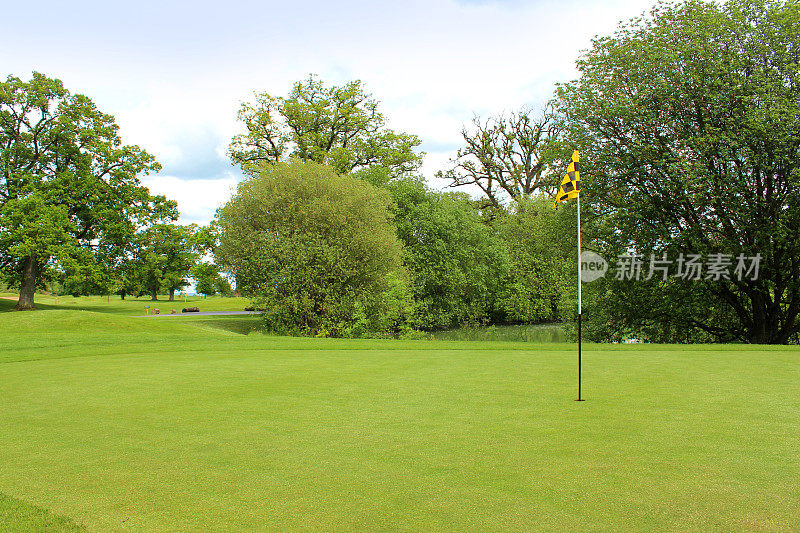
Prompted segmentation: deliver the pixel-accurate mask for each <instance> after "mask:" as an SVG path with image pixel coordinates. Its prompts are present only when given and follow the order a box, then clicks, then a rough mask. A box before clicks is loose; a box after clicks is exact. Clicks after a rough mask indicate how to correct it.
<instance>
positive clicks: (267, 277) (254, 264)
mask: <svg viewBox="0 0 800 533" xmlns="http://www.w3.org/2000/svg"><path fill="white" fill-rule="evenodd" d="M249 174H250V177H248V178H247V179H245V181H243V182H242V183H241V184H240V185H239V187H238V189H237V192H236V194H235V195H234V196H233V198H231V200H230V201H229V202H228V203H227V204H225V205H224V206H223V207H222V208H220V209H219V211H218V213H217V219H218V224H219V228H220V244H219V246H218V247H217V249H216V251H215V255H216V257H217V261H218V262H219V264H220V265H222V266H223V267H224V268H225V269H226V270H228V271H229V272H230V273H231V274H232V275H233V276H235V278H236V280H237V289H240V290H241V291H242V292H243V293H244V294H246V295H248V296H251V297H252V298H253V299H254V300H255V301H256V303H257V305H258V306H259V307H261V308H263V309H265V312H264V316H265V319H266V323H267V327H268V329H270V330H272V331H276V332H281V333H290V334H300V335H318V336H322V335H329V336H359V335H362V334H367V333H370V332H377V331H390V330H396V329H397V327H398V326H399V324H400V323H401V322H402V321H403V320H402V314H403V311H402V306H403V305H405V304H404V303H403V302H404V301H405V298H404V296H403V293H404V291H403V290H402V281H401V280H402V273H401V264H400V261H401V244H400V242H399V241H398V239H397V236H396V232H395V228H394V225H393V224H392V219H391V214H390V211H389V201H390V200H389V195H388V193H386V192H385V191H382V190H380V189H378V188H376V187H374V186H372V185H370V184H369V183H367V182H365V181H363V180H359V179H356V178H353V177H349V176H339V175H337V174H336V172H335V171H334V170H333V169H332V168H330V167H327V166H324V165H319V164H316V163H302V162H299V161H294V162H292V163H288V164H284V163H278V164H274V165H269V164H264V165H262V166H256V167H251V169H250V170H249Z"/></svg>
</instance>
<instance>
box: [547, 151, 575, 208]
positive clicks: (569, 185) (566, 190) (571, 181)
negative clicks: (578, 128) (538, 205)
mask: <svg viewBox="0 0 800 533" xmlns="http://www.w3.org/2000/svg"><path fill="white" fill-rule="evenodd" d="M578 159H579V158H578V151H577V150H575V151H574V152H572V162H571V163H570V164H569V166H568V167H567V173H566V174H565V175H564V179H563V180H561V187H559V189H558V194H557V195H556V203H555V204H554V205H553V207H555V206H557V205H558V203H559V202H563V201H565V200H571V199H572V198H577V197H578V194H579V193H580V190H581V172H580V169H579V167H578Z"/></svg>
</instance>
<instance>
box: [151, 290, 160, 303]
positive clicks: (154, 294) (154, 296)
mask: <svg viewBox="0 0 800 533" xmlns="http://www.w3.org/2000/svg"><path fill="white" fill-rule="evenodd" d="M150 299H151V300H152V301H154V302H157V301H158V292H156V290H155V289H150Z"/></svg>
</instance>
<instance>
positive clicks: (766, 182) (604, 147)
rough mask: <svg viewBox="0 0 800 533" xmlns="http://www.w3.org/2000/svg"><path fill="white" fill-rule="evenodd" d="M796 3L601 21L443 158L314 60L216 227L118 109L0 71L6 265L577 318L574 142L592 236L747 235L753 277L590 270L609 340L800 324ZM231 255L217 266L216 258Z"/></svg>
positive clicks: (356, 316)
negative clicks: (180, 218) (518, 98)
mask: <svg viewBox="0 0 800 533" xmlns="http://www.w3.org/2000/svg"><path fill="white" fill-rule="evenodd" d="M798 65H800V6H799V5H798V3H797V2H794V1H778V0H730V1H728V2H727V3H725V4H718V3H716V2H706V1H699V0H689V1H685V2H680V3H664V2H662V3H659V4H657V5H656V6H655V7H654V8H653V9H652V10H651V12H650V13H649V14H647V15H643V16H642V17H640V18H637V19H633V20H631V21H629V22H626V23H624V24H622V25H620V27H619V28H618V30H617V32H616V33H615V34H613V35H611V36H603V37H598V38H596V39H595V40H594V41H593V45H592V47H591V49H590V50H588V51H587V52H586V53H585V54H584V55H583V56H582V57H581V58H579V60H578V61H577V68H578V77H577V78H576V79H575V80H574V81H572V82H569V83H564V84H560V85H559V86H558V87H557V90H556V93H555V96H554V98H553V100H552V101H551V102H550V103H549V104H548V105H547V106H546V107H545V108H544V109H543V110H541V111H537V112H534V111H532V110H530V109H526V108H523V109H520V110H518V111H513V112H507V113H504V114H500V115H497V116H493V117H475V119H474V120H473V122H472V123H471V124H469V125H467V126H465V127H464V130H463V131H462V138H463V144H462V147H461V149H459V150H458V152H457V154H456V155H455V157H454V158H453V159H452V160H451V162H450V165H449V166H448V168H446V169H444V170H443V171H441V172H439V173H438V174H437V178H439V179H440V180H445V183H447V184H448V185H449V186H450V187H452V188H454V191H453V192H442V191H439V190H434V189H432V188H431V187H430V186H429V185H428V184H427V183H426V181H425V180H424V177H423V176H421V175H420V172H419V169H420V164H421V161H422V156H423V154H422V153H421V152H420V150H419V147H420V144H421V143H420V139H419V138H418V137H417V136H415V135H413V134H409V133H404V132H396V131H394V130H392V129H391V128H389V127H387V121H386V118H385V117H384V115H383V114H382V112H381V110H380V105H379V102H378V101H377V100H376V99H375V98H374V97H373V96H372V95H371V94H369V93H368V92H366V90H365V88H364V87H363V85H362V84H361V82H360V81H352V82H349V83H346V84H344V85H341V86H336V85H328V84H326V83H324V82H323V81H322V80H320V79H318V78H317V77H315V76H310V77H309V78H307V79H305V80H302V81H299V82H297V83H296V84H295V85H294V86H293V87H292V89H291V91H289V93H288V94H286V95H285V96H276V95H273V94H270V93H266V92H264V93H257V94H255V95H254V96H253V98H252V99H251V100H250V101H248V102H245V103H244V104H242V106H241V109H240V111H239V120H240V121H241V124H242V126H243V133H242V134H240V135H237V136H235V137H234V139H233V140H232V142H231V144H230V147H229V155H230V157H231V159H232V161H234V162H235V163H236V164H238V165H240V166H241V168H242V169H243V171H244V173H245V176H246V178H245V180H244V181H243V182H242V183H241V184H240V185H239V187H238V190H237V192H236V194H235V195H234V196H233V198H232V199H231V200H230V201H229V202H228V203H227V204H226V205H224V206H222V207H221V208H220V209H219V211H218V213H217V217H216V219H215V220H214V221H213V223H212V224H211V225H210V226H208V227H205V228H198V227H192V226H188V227H181V226H177V225H175V220H176V219H177V212H176V210H175V205H174V203H172V202H170V201H168V200H166V199H165V198H163V197H158V196H151V195H150V194H149V192H148V191H147V190H146V189H145V188H144V187H142V186H141V185H140V183H139V182H138V179H137V175H139V174H143V173H148V172H156V171H158V170H159V168H160V167H159V166H158V164H157V163H156V162H155V160H154V159H153V158H152V157H151V156H149V155H148V154H147V153H146V152H145V151H143V150H141V149H140V148H138V147H135V146H125V145H123V144H122V143H121V141H120V139H119V138H118V136H117V133H116V125H115V124H114V121H113V117H110V116H108V115H105V114H103V113H101V112H99V111H98V110H97V109H96V108H95V107H94V105H93V104H92V102H91V101H90V100H89V99H88V98H86V97H84V96H81V95H72V94H70V93H69V92H68V91H66V90H65V89H64V88H63V87H62V86H61V83H60V82H59V81H57V80H51V79H49V78H47V77H45V76H43V75H40V74H35V75H34V77H33V79H32V80H30V81H29V82H24V81H22V80H19V79H18V78H14V77H9V78H8V81H7V82H6V83H3V84H0V126H1V127H2V128H1V129H0V147H2V157H1V158H0V164H2V181H0V198H1V199H2V205H1V206H0V270H1V271H2V273H3V276H4V279H5V282H6V283H10V284H12V285H14V286H16V287H18V288H19V290H20V301H19V304H18V308H20V309H25V308H30V307H32V306H33V295H34V293H35V291H36V288H37V287H41V286H42V285H43V284H45V283H57V284H58V286H59V287H60V288H61V290H62V291H64V292H68V293H76V294H77V293H85V292H100V293H103V292H105V293H108V292H112V291H113V292H118V293H120V294H121V295H125V294H137V295H138V294H149V295H151V297H153V298H155V297H157V294H158V293H159V292H168V293H170V294H174V291H176V290H180V289H181V288H182V287H183V286H185V284H186V283H187V278H188V277H189V276H192V277H194V279H196V280H197V282H198V283H197V287H198V288H201V287H202V288H203V290H208V291H210V292H209V293H211V291H213V292H221V293H227V292H229V291H230V290H231V289H230V287H229V284H228V280H235V283H234V285H235V288H236V290H237V291H240V292H241V293H242V294H243V295H247V296H249V297H251V298H253V299H254V300H255V301H256V303H257V305H258V306H259V307H261V308H264V309H265V310H266V311H265V313H264V317H265V321H266V325H267V327H268V328H269V329H270V330H272V331H276V332H285V333H291V334H301V335H329V336H382V335H393V336H396V335H413V334H414V333H415V332H416V331H419V330H435V329H443V328H451V327H455V326H459V325H464V324H502V323H535V322H542V321H559V320H567V321H570V320H571V319H572V317H573V316H574V313H575V301H574V300H575V291H576V287H575V274H574V273H575V269H576V267H577V260H576V252H575V249H576V242H575V240H576V237H575V225H574V224H575V222H574V221H575V215H576V213H575V209H576V206H575V205H574V204H575V202H569V203H567V204H562V205H560V206H559V208H558V209H557V210H554V209H553V208H552V197H553V195H554V194H555V192H556V187H557V184H558V183H559V181H560V178H561V177H562V175H563V171H564V169H565V168H566V165H567V162H568V161H569V156H570V155H571V154H572V152H573V150H575V149H577V150H579V152H580V154H581V164H582V168H581V174H582V190H583V194H584V196H583V201H582V205H581V207H582V209H583V211H582V218H583V220H584V248H585V249H587V248H588V249H591V250H594V251H596V252H599V253H600V254H601V255H602V256H604V257H605V258H606V259H608V260H610V261H611V263H612V267H613V261H614V258H615V257H616V256H618V255H620V254H640V255H641V256H642V257H643V258H644V260H645V261H646V260H647V258H649V257H650V254H653V255H654V256H655V257H662V256H663V255H664V254H666V255H667V256H669V257H676V256H678V255H679V254H700V255H702V256H704V257H707V256H709V255H711V254H730V255H733V256H736V255H737V254H739V253H742V254H745V255H747V256H755V255H756V254H760V256H761V257H762V258H763V259H762V261H761V264H760V270H759V276H758V278H757V279H752V278H747V279H736V278H734V277H731V278H730V279H727V278H723V279H714V278H712V277H707V276H702V277H701V278H700V279H682V278H678V277H674V276H673V277H668V278H661V277H652V278H651V279H641V280H638V281H632V280H617V279H615V278H614V276H613V273H612V275H608V276H606V277H605V278H604V279H601V280H598V281H596V282H593V283H592V284H589V285H587V286H585V287H584V288H585V292H584V303H585V305H584V309H585V324H586V328H587V329H586V332H587V335H588V336H589V337H590V338H593V339H595V340H598V341H625V340H630V339H636V340H640V341H653V342H706V341H723V342H756V343H787V342H797V340H798V331H799V330H800V322H798V315H800V191H799V189H798V186H799V185H800V122H799V121H800V67H798ZM221 273H222V274H221Z"/></svg>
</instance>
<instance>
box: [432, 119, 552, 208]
mask: <svg viewBox="0 0 800 533" xmlns="http://www.w3.org/2000/svg"><path fill="white" fill-rule="evenodd" d="M472 125H473V131H469V130H468V129H467V128H466V127H465V128H464V129H463V130H462V131H461V136H462V137H463V138H464V142H465V143H466V146H464V147H463V148H460V149H459V150H458V152H457V154H456V157H455V158H454V159H452V160H451V164H452V168H450V169H449V170H447V171H446V172H439V174H438V177H439V178H443V179H448V180H449V181H450V187H463V186H475V187H477V188H478V189H480V190H481V192H483V194H484V195H485V197H486V198H485V200H486V201H487V203H488V205H490V206H494V207H500V205H501V204H502V202H503V200H505V199H509V198H511V199H514V200H519V199H522V198H525V197H528V196H530V195H532V194H534V193H535V192H549V190H550V189H551V188H552V180H550V179H548V176H547V175H546V170H547V162H548V161H549V158H548V156H547V155H548V151H549V150H550V149H551V147H552V145H553V143H554V142H555V141H556V140H557V139H558V135H559V131H560V130H559V127H558V125H557V122H556V120H555V119H554V117H553V115H552V113H551V111H550V110H549V109H546V110H545V111H544V112H542V113H541V114H540V115H538V116H534V115H533V113H532V112H531V111H530V110H528V109H522V110H520V111H518V112H516V113H511V114H510V115H509V116H507V117H506V116H503V115H500V116H498V117H494V118H490V119H488V120H486V121H482V120H481V119H480V118H479V117H475V118H474V119H473V121H472Z"/></svg>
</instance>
